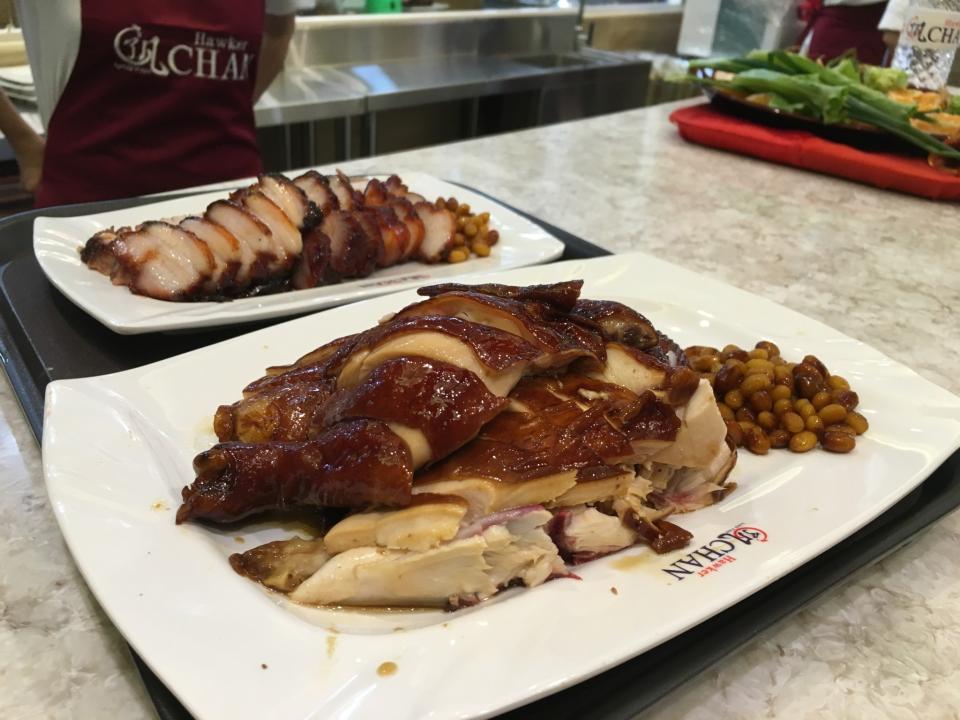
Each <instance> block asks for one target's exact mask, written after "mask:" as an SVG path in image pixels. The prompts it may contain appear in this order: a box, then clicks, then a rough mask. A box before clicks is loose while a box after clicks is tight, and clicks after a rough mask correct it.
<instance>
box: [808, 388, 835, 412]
mask: <svg viewBox="0 0 960 720" xmlns="http://www.w3.org/2000/svg"><path fill="white" fill-rule="evenodd" d="M810 402H811V403H813V406H814V407H815V408H816V409H817V410H819V409H820V408H822V407H825V406H827V405H829V404H830V403H832V402H833V395H831V394H830V393H828V392H827V391H826V390H821V391H820V392H818V393H817V394H816V395H814V396H813V397H812V398H810Z"/></svg>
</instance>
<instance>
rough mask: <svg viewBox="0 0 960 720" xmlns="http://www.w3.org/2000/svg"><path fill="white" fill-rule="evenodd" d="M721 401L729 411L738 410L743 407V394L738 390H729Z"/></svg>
mask: <svg viewBox="0 0 960 720" xmlns="http://www.w3.org/2000/svg"><path fill="white" fill-rule="evenodd" d="M723 401H724V402H725V403H726V404H727V405H728V406H729V407H730V409H731V410H734V411H736V410H739V409H740V408H742V407H743V392H742V391H741V390H740V389H739V388H737V389H736V390H731V391H730V392H728V393H726V394H725V395H724V396H723Z"/></svg>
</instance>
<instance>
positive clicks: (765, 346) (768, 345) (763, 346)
mask: <svg viewBox="0 0 960 720" xmlns="http://www.w3.org/2000/svg"><path fill="white" fill-rule="evenodd" d="M754 347H755V348H757V349H758V350H766V351H767V357H773V356H774V355H779V354H780V348H778V347H777V346H776V345H774V344H773V343H772V342H770V341H769V340H761V341H760V342H758V343H757V344H756V345H754Z"/></svg>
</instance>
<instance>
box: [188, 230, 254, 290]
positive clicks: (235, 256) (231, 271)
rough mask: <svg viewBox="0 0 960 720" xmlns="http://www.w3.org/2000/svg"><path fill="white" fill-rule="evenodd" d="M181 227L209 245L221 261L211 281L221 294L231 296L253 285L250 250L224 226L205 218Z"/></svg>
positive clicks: (252, 258) (215, 256)
mask: <svg viewBox="0 0 960 720" xmlns="http://www.w3.org/2000/svg"><path fill="white" fill-rule="evenodd" d="M180 227H182V228H183V229H184V230H186V231H187V232H191V233H193V234H194V235H195V236H196V237H197V238H199V239H200V240H202V241H203V242H205V243H206V244H207V247H208V248H210V252H211V253H213V256H214V258H216V259H217V260H218V261H219V264H218V265H217V268H216V270H215V272H214V273H213V275H212V276H211V278H210V280H211V283H212V284H214V285H215V288H216V289H217V290H219V291H221V292H227V291H230V290H233V289H234V288H244V287H246V286H247V285H248V284H249V282H250V271H251V269H252V268H253V262H254V256H253V252H252V251H251V250H250V248H249V246H247V245H246V244H244V243H241V242H240V241H239V240H237V239H236V238H235V237H234V236H233V235H232V234H230V233H229V232H227V230H226V229H224V228H223V227H221V226H220V225H217V224H216V223H214V222H210V221H209V220H206V219H205V218H201V217H196V216H191V217H187V218H184V219H183V220H181V221H180Z"/></svg>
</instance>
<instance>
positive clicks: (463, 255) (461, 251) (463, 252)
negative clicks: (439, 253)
mask: <svg viewBox="0 0 960 720" xmlns="http://www.w3.org/2000/svg"><path fill="white" fill-rule="evenodd" d="M468 257H470V253H469V252H467V249H466V248H461V247H458V248H454V249H453V250H451V251H450V254H449V255H447V261H448V262H452V263H458V262H463V261H464V260H466V259H467V258H468Z"/></svg>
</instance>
